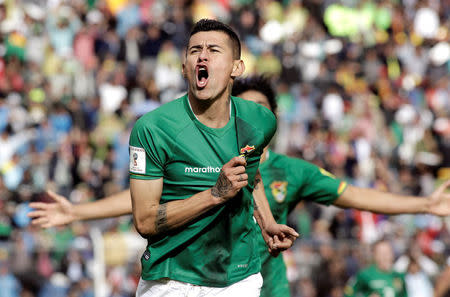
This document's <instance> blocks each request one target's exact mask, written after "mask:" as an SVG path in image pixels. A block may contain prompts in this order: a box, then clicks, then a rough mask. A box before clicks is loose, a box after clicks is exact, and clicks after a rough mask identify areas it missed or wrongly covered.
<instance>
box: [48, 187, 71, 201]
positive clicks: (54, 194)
mask: <svg viewBox="0 0 450 297" xmlns="http://www.w3.org/2000/svg"><path fill="white" fill-rule="evenodd" d="M46 193H47V195H48V196H49V197H50V198H52V199H53V200H54V201H55V202H59V203H63V202H65V201H67V199H66V198H64V197H62V196H60V195H58V194H56V193H55V192H53V191H52V190H47V191H46Z"/></svg>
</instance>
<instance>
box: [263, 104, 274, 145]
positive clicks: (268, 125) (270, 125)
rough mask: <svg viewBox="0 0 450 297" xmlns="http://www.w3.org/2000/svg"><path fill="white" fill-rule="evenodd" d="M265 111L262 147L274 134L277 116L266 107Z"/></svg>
mask: <svg viewBox="0 0 450 297" xmlns="http://www.w3.org/2000/svg"><path fill="white" fill-rule="evenodd" d="M264 112H265V119H267V120H266V121H265V125H264V144H263V147H266V146H267V145H268V144H269V142H270V140H271V139H272V137H273V135H275V131H276V130H277V118H276V117H275V115H274V114H273V112H271V111H270V110H269V109H268V108H264Z"/></svg>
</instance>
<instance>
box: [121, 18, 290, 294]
mask: <svg viewBox="0 0 450 297" xmlns="http://www.w3.org/2000/svg"><path fill="white" fill-rule="evenodd" d="M182 71H183V76H184V77H185V78H186V79H187V82H188V91H187V94H186V95H184V96H183V97H181V98H179V99H176V100H174V101H172V102H170V103H167V104H165V105H163V106H161V107H160V108H158V109H156V110H154V111H152V112H150V113H147V114H146V115H144V116H142V117H141V118H140V119H139V120H138V121H137V122H136V124H135V125H134V127H133V129H132V131H131V135H130V193H131V201H132V212H133V221H134V225H135V227H136V229H137V231H138V232H139V233H140V234H141V235H142V236H143V237H144V238H147V240H148V245H147V249H146V251H145V252H144V254H143V256H142V259H141V264H142V273H141V280H140V281H139V285H138V288H137V292H136V296H142V297H146V296H153V297H156V296H178V295H177V294H179V293H177V291H179V290H182V291H185V292H188V291H189V292H190V293H189V294H190V295H192V296H203V295H215V296H216V295H217V296H237V295H238V294H239V295H242V294H246V295H248V296H259V293H260V288H261V285H262V277H261V275H260V270H261V262H260V257H259V253H258V249H257V245H256V239H257V237H261V235H260V233H259V229H258V228H257V226H256V222H255V221H254V217H253V214H254V211H255V213H256V214H257V218H258V221H259V222H260V227H261V230H262V231H263V233H264V234H265V235H266V238H268V237H267V235H268V236H270V237H271V238H273V239H272V241H273V242H276V243H275V244H276V247H278V244H279V243H277V241H279V239H281V240H284V239H287V237H290V238H292V239H287V241H286V242H290V244H289V245H291V244H292V242H293V238H295V237H296V236H298V234H296V232H295V231H294V230H292V229H291V228H289V227H287V226H286V225H283V226H282V225H278V224H277V223H276V222H275V220H274V219H273V217H272V218H270V219H269V218H268V215H270V216H271V213H270V209H269V207H268V204H267V201H265V202H264V201H262V200H261V199H265V198H264V197H262V198H261V196H258V195H255V198H254V199H255V209H254V200H253V186H254V183H253V181H255V183H256V184H258V183H259V181H260V178H258V175H259V173H258V167H259V161H260V157H261V154H262V152H263V149H264V147H265V146H266V145H267V144H268V143H269V141H270V140H271V138H272V136H273V134H274V132H275V129H276V120H275V117H274V115H273V113H271V112H270V111H269V110H268V109H266V108H264V107H262V106H260V105H258V104H255V103H253V102H249V101H245V100H242V99H240V98H235V97H232V96H231V88H232V84H233V81H234V79H235V78H236V77H238V76H239V75H241V74H242V73H243V71H244V64H243V61H242V60H241V59H240V42H239V39H238V37H237V35H236V33H235V32H234V31H233V30H232V29H231V28H230V27H228V26H226V25H225V24H223V23H220V22H218V21H214V20H206V19H205V20H201V21H199V22H198V23H196V24H195V26H194V28H193V29H192V31H191V34H190V38H189V42H188V46H187V49H186V57H185V61H184V63H183V69H182ZM249 181H250V182H249ZM256 181H258V182H256ZM262 195H263V196H264V192H262ZM256 207H258V208H256ZM259 207H262V208H263V209H262V210H259ZM280 244H281V242H280ZM269 247H271V248H273V247H274V246H273V245H272V244H270V243H269ZM166 279H169V281H167V280H166ZM192 285H194V286H192ZM192 290H193V291H195V292H196V293H192Z"/></svg>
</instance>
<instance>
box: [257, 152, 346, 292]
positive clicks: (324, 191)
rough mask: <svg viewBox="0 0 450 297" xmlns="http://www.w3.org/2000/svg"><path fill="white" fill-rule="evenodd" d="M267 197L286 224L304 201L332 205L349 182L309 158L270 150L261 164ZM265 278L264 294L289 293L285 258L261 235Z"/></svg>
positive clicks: (276, 214) (278, 217)
mask: <svg viewBox="0 0 450 297" xmlns="http://www.w3.org/2000/svg"><path fill="white" fill-rule="evenodd" d="M259 168H260V172H261V176H262V180H263V183H264V189H265V192H266V196H267V200H268V201H269V204H270V209H271V210H272V214H273V216H274V218H275V220H276V221H277V223H279V224H286V223H287V217H288V214H289V212H291V210H293V209H294V208H295V206H296V205H297V204H298V203H299V202H300V201H302V200H305V201H314V202H317V203H321V204H326V205H329V204H331V203H333V202H334V201H335V200H336V199H337V197H339V195H340V194H341V193H342V192H344V190H345V188H346V186H347V183H346V182H343V181H340V180H338V179H336V178H335V177H334V176H333V175H332V174H331V173H329V172H328V171H326V170H324V169H322V168H319V167H317V166H316V165H313V164H311V163H309V162H307V161H305V160H302V159H298V158H291V157H288V156H285V155H280V154H276V153H274V152H273V151H270V150H269V151H268V156H267V159H266V160H265V161H264V162H263V163H262V164H261V165H260V167H259ZM258 243H259V247H260V254H261V261H262V269H261V274H262V276H263V279H264V283H263V287H262V291H261V296H262V297H269V296H270V297H286V296H289V295H290V293H289V284H288V281H287V277H286V266H285V265H284V262H283V258H282V257H277V258H274V257H272V256H270V254H269V253H268V252H267V246H266V244H265V242H264V240H263V239H261V238H258Z"/></svg>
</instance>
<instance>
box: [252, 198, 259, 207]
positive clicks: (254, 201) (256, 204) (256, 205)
mask: <svg viewBox="0 0 450 297" xmlns="http://www.w3.org/2000/svg"><path fill="white" fill-rule="evenodd" d="M253 204H254V205H255V206H253V208H254V209H255V210H258V209H259V207H258V203H256V200H255V198H253Z"/></svg>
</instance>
